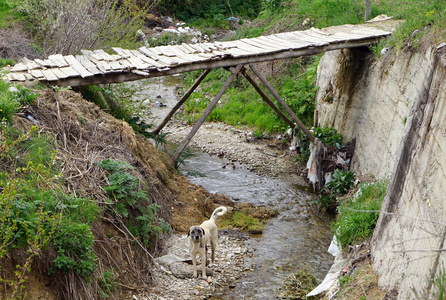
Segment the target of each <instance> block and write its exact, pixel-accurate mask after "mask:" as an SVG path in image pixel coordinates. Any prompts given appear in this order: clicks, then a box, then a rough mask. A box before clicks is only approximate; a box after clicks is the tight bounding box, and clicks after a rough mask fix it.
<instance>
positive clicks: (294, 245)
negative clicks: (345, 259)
mask: <svg viewBox="0 0 446 300" xmlns="http://www.w3.org/2000/svg"><path fill="white" fill-rule="evenodd" d="M195 155H196V156H195V157H192V158H190V159H188V160H186V165H185V166H184V167H183V168H182V171H183V172H187V171H199V172H200V173H203V174H205V175H206V177H189V179H190V181H191V182H193V183H195V184H197V185H201V186H203V187H205V188H206V189H207V190H209V191H210V192H212V193H221V194H226V195H228V196H230V197H231V199H232V200H233V201H235V202H240V203H251V204H253V205H260V206H266V207H270V206H272V207H274V208H275V209H277V210H278V212H279V215H278V217H276V218H274V219H273V220H271V221H270V222H269V223H268V224H267V225H266V226H265V228H264V231H263V234H262V235H260V237H257V238H256V237H252V238H251V239H249V240H248V241H247V242H246V243H247V247H249V248H251V249H254V255H253V257H252V258H248V257H247V259H248V260H249V262H250V263H251V264H253V265H254V266H255V270H254V271H250V272H248V273H247V274H246V276H245V277H244V278H242V279H241V280H240V281H239V282H237V283H236V287H235V288H233V289H226V290H222V291H220V293H221V294H220V295H218V296H217V299H274V298H275V295H276V294H277V289H278V288H279V287H280V286H281V285H282V283H283V281H284V280H285V279H286V278H287V277H288V276H290V275H291V274H293V273H295V272H297V271H299V270H301V269H302V268H307V269H308V270H309V271H310V273H312V274H313V275H315V276H316V278H317V279H318V280H322V279H323V278H324V277H325V275H326V273H327V271H328V269H329V268H330V266H331V264H332V263H333V256H331V255H330V254H329V253H328V252H327V249H328V247H329V244H330V240H331V230H330V221H331V220H330V217H329V216H328V215H326V214H321V213H320V211H319V210H317V209H315V207H314V205H313V204H312V201H315V200H316V197H317V196H316V195H314V194H312V193H311V192H310V191H308V190H305V189H304V188H302V187H300V186H297V185H292V184H288V183H285V182H282V181H280V180H277V179H269V178H267V177H262V176H258V175H256V174H254V173H252V172H250V171H249V170H247V169H246V168H245V167H243V166H241V165H237V164H236V165H235V167H236V168H235V169H233V168H232V163H229V162H228V161H227V160H224V159H223V160H222V159H219V158H218V157H216V156H210V155H208V154H205V153H201V152H195ZM223 166H226V167H224V168H223Z"/></svg>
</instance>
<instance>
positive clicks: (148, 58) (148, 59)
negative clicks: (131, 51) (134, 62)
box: [135, 49, 165, 69]
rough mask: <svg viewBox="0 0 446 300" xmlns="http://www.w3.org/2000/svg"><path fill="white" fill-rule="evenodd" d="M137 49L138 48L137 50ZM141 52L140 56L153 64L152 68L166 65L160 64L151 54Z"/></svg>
mask: <svg viewBox="0 0 446 300" xmlns="http://www.w3.org/2000/svg"><path fill="white" fill-rule="evenodd" d="M135 51H137V50H135ZM139 51H141V49H139ZM139 53H140V54H141V56H139V58H141V59H142V60H143V61H145V62H146V63H148V64H149V65H151V67H150V68H154V69H155V68H162V67H165V65H163V64H160V63H159V62H157V61H156V60H154V59H152V58H151V57H149V56H146V55H145V54H144V53H143V52H142V51H141V52H139Z"/></svg>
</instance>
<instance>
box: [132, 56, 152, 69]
mask: <svg viewBox="0 0 446 300" xmlns="http://www.w3.org/2000/svg"><path fill="white" fill-rule="evenodd" d="M127 60H128V61H129V62H130V63H131V64H132V65H133V68H134V69H138V70H143V69H148V68H150V65H149V64H147V63H145V62H144V61H142V59H140V58H139V57H137V56H132V57H129V58H127Z"/></svg>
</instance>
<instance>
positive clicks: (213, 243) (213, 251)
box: [211, 239, 217, 264]
mask: <svg viewBox="0 0 446 300" xmlns="http://www.w3.org/2000/svg"><path fill="white" fill-rule="evenodd" d="M216 244H217V243H216V242H215V240H214V239H211V261H212V264H214V256H215V248H217V245H216Z"/></svg>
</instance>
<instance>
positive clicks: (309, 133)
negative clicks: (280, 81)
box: [249, 64, 315, 142]
mask: <svg viewBox="0 0 446 300" xmlns="http://www.w3.org/2000/svg"><path fill="white" fill-rule="evenodd" d="M249 68H250V69H251V70H252V71H253V72H254V74H256V76H257V77H258V78H259V79H260V81H261V82H262V83H263V85H265V86H266V88H267V89H268V90H269V91H270V93H271V94H272V95H273V96H274V98H276V100H277V101H278V102H279V103H280V105H282V107H283V108H284V109H285V111H286V112H287V113H288V115H289V116H290V117H291V119H293V121H294V122H296V124H297V126H299V128H300V129H301V130H302V131H303V132H304V133H305V135H306V136H307V137H308V138H309V139H310V141H312V142H314V140H315V137H314V135H313V134H312V133H311V132H310V130H308V128H307V127H306V126H305V125H304V124H303V123H302V122H301V121H300V120H299V118H298V117H297V116H296V114H295V113H294V112H293V111H292V110H291V108H289V107H288V105H286V103H285V101H283V99H282V98H281V97H280V95H279V94H278V93H277V92H276V91H275V90H274V88H273V87H272V86H271V85H270V84H269V83H268V81H266V79H265V77H263V76H262V74H260V72H259V71H258V70H257V69H256V68H255V67H254V66H253V65H252V64H249Z"/></svg>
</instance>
